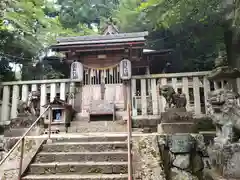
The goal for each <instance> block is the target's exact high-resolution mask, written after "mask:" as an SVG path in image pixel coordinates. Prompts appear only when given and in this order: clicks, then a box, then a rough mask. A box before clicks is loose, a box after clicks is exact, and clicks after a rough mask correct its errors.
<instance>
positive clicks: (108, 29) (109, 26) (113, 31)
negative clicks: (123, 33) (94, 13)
mask: <svg viewBox="0 0 240 180" xmlns="http://www.w3.org/2000/svg"><path fill="white" fill-rule="evenodd" d="M102 32H103V35H107V34H108V33H109V34H118V33H119V30H118V28H117V26H115V25H114V24H112V23H111V24H107V25H106V26H105V27H104V28H103V30H102Z"/></svg>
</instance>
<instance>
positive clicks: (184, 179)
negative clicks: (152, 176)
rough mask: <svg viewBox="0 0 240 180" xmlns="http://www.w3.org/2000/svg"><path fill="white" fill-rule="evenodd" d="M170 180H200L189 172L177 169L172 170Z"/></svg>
mask: <svg viewBox="0 0 240 180" xmlns="http://www.w3.org/2000/svg"><path fill="white" fill-rule="evenodd" d="M170 179H171V180H198V178H197V177H196V176H194V175H193V174H191V173H189V172H187V171H183V170H180V169H177V168H175V167H174V168H171V171H170Z"/></svg>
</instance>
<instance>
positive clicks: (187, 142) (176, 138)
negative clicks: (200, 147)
mask: <svg viewBox="0 0 240 180" xmlns="http://www.w3.org/2000/svg"><path fill="white" fill-rule="evenodd" d="M193 145H194V139H193V138H192V136H191V135H190V134H174V135H171V136H169V139H168V146H169V147H170V151H171V152H172V153H189V152H190V151H191V150H192V148H193V147H194V146H193Z"/></svg>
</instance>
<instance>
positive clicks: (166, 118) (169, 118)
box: [161, 108, 193, 123]
mask: <svg viewBox="0 0 240 180" xmlns="http://www.w3.org/2000/svg"><path fill="white" fill-rule="evenodd" d="M184 121H186V122H193V115H192V113H191V112H186V109H185V108H171V109H168V110H167V111H166V112H163V113H161V122H162V123H174V122H175V123H176V122H184Z"/></svg>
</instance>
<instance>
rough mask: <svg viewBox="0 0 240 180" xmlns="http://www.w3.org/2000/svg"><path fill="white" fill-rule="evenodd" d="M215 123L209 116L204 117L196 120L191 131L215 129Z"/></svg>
mask: <svg viewBox="0 0 240 180" xmlns="http://www.w3.org/2000/svg"><path fill="white" fill-rule="evenodd" d="M215 130H216V128H215V125H214V124H213V121H212V119H211V118H208V117H204V118H200V119H197V120H196V123H195V125H194V127H193V132H194V133H198V132H200V131H215Z"/></svg>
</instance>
